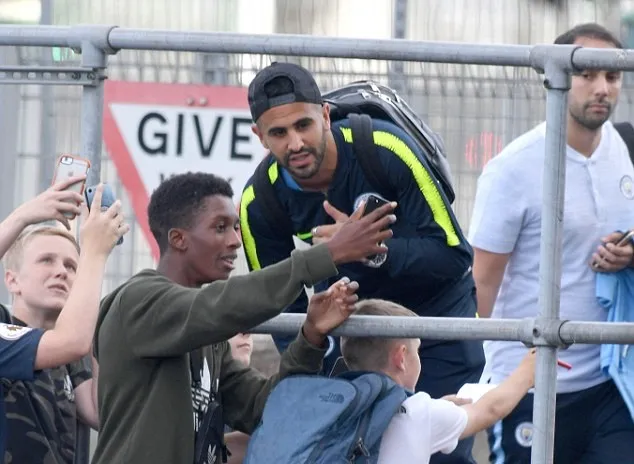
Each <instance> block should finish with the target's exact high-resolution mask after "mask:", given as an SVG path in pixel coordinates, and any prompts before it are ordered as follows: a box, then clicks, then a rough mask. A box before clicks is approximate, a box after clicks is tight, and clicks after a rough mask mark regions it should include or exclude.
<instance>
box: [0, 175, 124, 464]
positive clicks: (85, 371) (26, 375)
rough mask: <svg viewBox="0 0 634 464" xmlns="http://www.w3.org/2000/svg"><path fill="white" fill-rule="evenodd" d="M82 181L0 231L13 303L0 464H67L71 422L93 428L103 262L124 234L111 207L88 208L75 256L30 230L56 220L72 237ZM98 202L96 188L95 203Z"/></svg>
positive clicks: (53, 237)
mask: <svg viewBox="0 0 634 464" xmlns="http://www.w3.org/2000/svg"><path fill="white" fill-rule="evenodd" d="M84 181H85V176H79V177H70V178H67V179H65V180H63V181H60V182H59V183H56V184H55V185H54V186H53V187H51V188H50V189H48V190H47V191H45V192H43V193H42V194H40V195H38V196H37V197H36V198H34V199H33V200H30V201H29V202H27V203H24V204H23V205H21V206H20V207H19V208H17V209H16V210H15V211H14V212H13V213H12V214H11V215H10V216H9V217H8V218H7V219H5V220H4V221H3V222H2V223H1V224H0V255H2V256H3V257H4V268H5V284H6V285H7V288H8V289H9V291H10V293H11V294H12V296H13V301H12V313H13V314H12V315H11V321H10V322H11V324H0V364H2V366H0V367H2V374H1V376H2V377H3V378H2V380H1V388H2V389H3V390H4V395H3V396H2V400H0V409H1V408H2V406H3V405H4V409H5V410H6V418H7V423H6V424H4V423H3V424H0V459H2V460H3V462H15V463H19V462H24V463H29V462H33V463H36V462H47V463H51V464H72V463H73V460H74V454H75V433H76V430H75V428H76V419H77V418H79V419H80V420H82V421H83V422H85V423H86V424H88V425H90V426H91V427H92V428H97V426H98V415H97V406H96V402H95V401H94V399H95V397H94V394H95V390H96V382H95V381H93V375H94V376H96V373H93V372H91V366H90V361H88V362H87V363H86V355H87V354H88V353H89V350H90V346H91V341H92V335H93V332H94V328H95V324H96V320H97V311H98V306H99V297H100V295H101V284H102V280H103V275H104V271H105V264H106V260H107V258H108V256H109V254H110V252H111V250H112V248H113V247H114V244H115V242H116V241H117V240H118V239H119V237H120V236H122V235H123V234H124V233H126V231H127V230H128V226H127V225H125V224H124V223H123V216H122V215H121V213H120V209H121V205H120V203H119V202H117V203H116V204H114V205H113V206H112V207H111V208H109V209H108V210H107V211H103V212H102V211H101V210H100V209H99V208H93V211H91V212H90V214H88V215H87V216H86V218H85V219H84V220H83V221H82V227H81V231H80V237H81V245H82V247H81V248H82V249H81V254H80V252H79V246H78V244H77V242H76V241H75V238H74V237H73V235H71V234H70V233H69V232H67V230H64V229H63V228H60V227H57V226H38V227H34V226H35V225H36V224H39V223H41V222H44V221H49V220H57V221H59V222H61V223H62V224H64V226H65V228H66V229H68V230H70V224H69V219H72V218H74V217H75V216H77V215H78V214H79V213H80V205H81V204H82V203H83V198H82V196H81V195H80V194H79V193H78V192H77V191H76V186H77V185H78V184H80V183H82V182H84ZM101 194H102V188H101V187H99V188H98V189H97V191H96V194H95V197H94V200H95V201H96V202H100V201H101V196H102V195H101ZM18 365H19V367H18ZM5 399H6V401H5ZM0 415H1V417H2V420H3V421H4V417H5V413H4V411H3V412H2V414H0ZM5 447H6V453H5V452H4V451H3V450H4V448H5Z"/></svg>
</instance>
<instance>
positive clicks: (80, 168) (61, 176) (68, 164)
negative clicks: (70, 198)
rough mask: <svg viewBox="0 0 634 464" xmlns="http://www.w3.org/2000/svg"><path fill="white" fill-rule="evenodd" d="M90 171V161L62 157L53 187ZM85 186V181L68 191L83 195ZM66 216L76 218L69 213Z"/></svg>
mask: <svg viewBox="0 0 634 464" xmlns="http://www.w3.org/2000/svg"><path fill="white" fill-rule="evenodd" d="M89 169H90V161H89V160H87V159H86V158H80V157H79V156H74V155H62V156H60V157H59V158H58V159H57V163H56V164H55V171H54V172H53V182H52V183H51V185H54V184H56V183H58V182H62V181H64V180H66V179H69V178H71V177H75V176H81V175H86V174H88V170H89ZM85 186H86V180H85V179H84V180H83V181H81V182H77V183H76V184H73V185H70V186H69V187H68V188H67V190H71V191H74V192H77V193H79V194H80V195H82V194H83V193H84V188H85ZM64 216H66V217H67V218H70V219H73V218H74V216H73V215H72V214H69V213H65V214H64Z"/></svg>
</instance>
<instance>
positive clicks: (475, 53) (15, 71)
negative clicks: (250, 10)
mask: <svg viewBox="0 0 634 464" xmlns="http://www.w3.org/2000/svg"><path fill="white" fill-rule="evenodd" d="M0 46H43V47H47V46H56V47H72V48H74V49H76V50H78V51H80V52H81V68H78V69H75V70H74V71H73V72H74V74H73V75H72V76H73V80H74V81H75V82H79V83H81V85H82V94H81V113H80V114H74V115H73V117H75V118H77V120H78V121H80V130H79V140H80V145H81V153H82V154H83V155H84V156H87V157H90V158H91V160H92V161H93V166H94V169H93V170H91V172H90V175H89V177H90V179H89V182H95V181H97V180H99V179H100V178H101V163H100V161H101V155H102V150H101V145H102V117H103V114H102V107H103V77H104V76H105V70H106V67H107V53H111V52H114V51H115V50H120V49H130V50H134V49H141V50H159V49H162V50H172V51H184V52H206V53H221V54H225V55H230V54H264V55H272V56H276V55H293V56H305V57H306V56H312V57H330V58H345V59H363V60H389V61H418V62H423V61H424V62H434V63H459V64H474V65H488V66H491V65H492V66H512V67H518V68H533V69H535V70H538V71H539V72H544V74H545V79H544V82H545V84H546V85H545V87H546V93H547V103H546V108H545V113H546V120H547V122H548V124H547V128H546V165H545V166H544V199H545V200H544V204H543V209H542V214H543V221H542V236H541V237H542V238H541V265H540V270H541V273H540V295H539V306H540V310H539V315H538V317H537V318H536V319H534V320H476V321H465V320H462V319H457V320H456V319H453V318H441V319H436V318H420V320H417V321H407V324H404V323H403V321H401V320H398V319H399V318H373V319H368V318H361V317H356V318H354V320H351V321H349V322H347V323H346V324H345V325H344V326H343V327H341V328H340V329H338V331H337V334H347V335H351V336H354V335H359V334H360V333H362V334H364V335H381V336H399V337H408V336H409V337H425V338H429V339H457V338H471V339H498V340H499V339H502V340H521V341H524V342H525V343H530V344H532V345H535V346H537V347H538V359H537V370H536V387H535V403H534V421H533V422H534V424H535V431H534V439H533V446H532V462H533V463H534V464H537V463H539V464H541V463H551V462H552V461H553V449H554V445H553V443H554V422H555V421H554V420H555V382H556V355H557V349H558V348H559V347H562V346H566V345H568V344H570V343H633V342H634V324H625V323H623V324H610V323H584V322H570V321H561V320H560V319H559V298H560V288H559V285H560V280H561V279H560V277H561V262H560V260H561V241H562V238H561V233H562V218H563V200H564V184H565V145H566V103H567V92H568V90H569V88H570V72H571V71H572V70H573V69H577V68H585V67H591V68H601V69H627V70H634V52H632V51H624V50H605V49H602V50H597V49H584V48H577V47H575V46H554V45H538V46H519V45H518V46H513V45H490V46H482V45H481V44H480V45H478V44H472V43H441V42H417V41H409V42H407V43H402V42H397V41H393V40H370V39H366V40H361V39H358V40H357V39H343V38H338V39H332V38H317V37H309V36H283V35H270V36H255V35H244V34H234V33H192V32H176V31H175V32H166V31H155V30H134V29H125V28H115V27H113V28H111V27H99V26H92V27H72V28H71V27H44V26H33V27H24V26H22V27H15V26H2V27H0ZM3 71H6V72H5V74H4V75H3V82H5V83H6V82H11V81H13V82H21V81H22V80H24V79H25V78H26V79H29V80H30V82H33V83H60V80H59V79H55V76H57V77H59V74H57V72H58V71H60V70H57V69H50V68H49V69H46V70H42V68H40V67H37V66H31V67H28V69H23V68H17V67H15V66H13V67H9V68H6V67H5V69H4V70H3ZM42 71H46V72H42ZM25 72H28V73H29V74H28V75H26V77H25V74H24V73H25ZM47 73H48V74H47ZM66 83H68V82H66ZM529 113H530V120H532V119H539V117H538V115H539V112H538V111H530V112H529ZM542 114H543V113H542ZM518 130H519V128H518ZM302 317H303V316H301V315H299V316H297V315H282V316H279V317H278V318H276V319H274V320H272V321H270V322H268V323H266V324H264V325H263V326H261V327H259V328H257V329H256V331H266V332H278V333H293V332H296V331H297V330H298V328H299V325H300V323H301V319H302Z"/></svg>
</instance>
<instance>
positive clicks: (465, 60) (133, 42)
mask: <svg viewBox="0 0 634 464" xmlns="http://www.w3.org/2000/svg"><path fill="white" fill-rule="evenodd" d="M86 42H88V43H93V44H94V45H95V46H98V47H100V48H104V47H107V48H108V50H109V51H112V50H110V49H111V48H112V49H114V50H120V49H130V50H168V51H187V52H203V53H246V54H265V55H292V56H314V57H329V58H349V59H352V58H358V59H373V60H390V61H422V62H435V63H455V64H477V65H493V66H521V67H533V68H536V69H538V70H540V69H542V68H543V66H544V64H545V61H546V60H550V61H555V62H556V64H557V65H558V66H560V67H562V68H564V69H569V68H570V66H571V64H572V65H574V67H575V68H577V69H587V68H601V69H622V70H628V71H632V70H634V50H617V49H592V48H585V49H583V48H582V49H579V50H577V51H575V52H574V54H573V56H572V60H571V59H570V56H569V54H568V51H565V53H555V52H554V50H555V48H553V47H559V48H558V49H557V51H558V52H559V51H560V50H563V48H561V47H566V46H565V45H545V44H541V45H534V46H531V45H511V44H508V45H502V44H481V43H462V42H434V41H419V40H404V39H355V38H345V37H320V36H312V35H291V34H241V33H233V32H202V31H201V32H189V31H167V30H152V29H128V28H119V27H115V26H104V25H99V26H84V25H78V26H72V27H68V26H0V46H1V45H15V46H21V45H22V46H50V47H55V46H57V47H73V48H75V49H76V48H81V46H82V45H83V44H85V43H86ZM567 47H569V48H570V46H567ZM571 62H572V63H571Z"/></svg>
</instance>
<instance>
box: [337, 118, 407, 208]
mask: <svg viewBox="0 0 634 464" xmlns="http://www.w3.org/2000/svg"><path fill="white" fill-rule="evenodd" d="M348 120H349V121H350V130H351V131H352V150H353V151H354V155H355V157H356V158H357V161H358V162H359V166H361V170H362V171H363V174H364V175H365V177H366V179H368V182H370V184H371V185H372V187H374V189H375V190H376V191H377V192H378V193H380V194H381V195H383V196H384V197H385V198H386V199H388V200H396V198H395V196H394V195H395V192H394V189H393V188H392V184H391V182H390V179H389V178H388V176H387V174H386V173H385V169H383V165H382V164H381V162H380V161H379V156H378V153H377V149H376V145H375V143H374V130H373V128H372V118H371V117H370V116H368V115H367V114H355V113H351V114H349V115H348Z"/></svg>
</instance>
